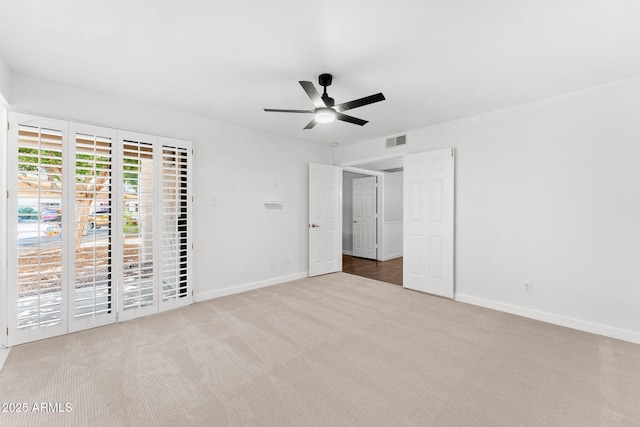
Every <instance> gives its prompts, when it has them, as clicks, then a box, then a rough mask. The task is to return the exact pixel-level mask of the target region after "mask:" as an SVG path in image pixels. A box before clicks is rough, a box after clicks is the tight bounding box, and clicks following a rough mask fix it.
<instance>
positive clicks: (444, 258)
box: [403, 148, 454, 298]
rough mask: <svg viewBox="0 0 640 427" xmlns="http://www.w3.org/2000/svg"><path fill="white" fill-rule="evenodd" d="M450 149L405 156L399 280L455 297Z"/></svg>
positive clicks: (412, 286) (416, 288) (425, 289)
mask: <svg viewBox="0 0 640 427" xmlns="http://www.w3.org/2000/svg"><path fill="white" fill-rule="evenodd" d="M453 180H454V158H453V149H452V148H446V149H441V150H434V151H427V152H423V153H416V154H408V155H406V156H405V158H404V236H403V251H404V267H403V274H404V277H403V286H404V287H405V288H409V289H414V290H417V291H422V292H428V293H430V294H435V295H440V296H443V297H447V298H453V291H454V282H453V254H454V252H453V244H454V240H453V230H454V228H453V226H454V223H453V220H454V210H453V209H454V206H453V202H454V185H453Z"/></svg>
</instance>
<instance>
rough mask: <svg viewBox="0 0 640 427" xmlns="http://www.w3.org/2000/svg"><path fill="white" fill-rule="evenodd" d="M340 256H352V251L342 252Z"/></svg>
mask: <svg viewBox="0 0 640 427" xmlns="http://www.w3.org/2000/svg"><path fill="white" fill-rule="evenodd" d="M342 255H349V256H353V251H345V250H343V251H342Z"/></svg>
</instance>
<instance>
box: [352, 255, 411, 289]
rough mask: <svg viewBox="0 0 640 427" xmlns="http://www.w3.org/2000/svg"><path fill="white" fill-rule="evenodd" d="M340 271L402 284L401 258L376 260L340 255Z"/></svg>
mask: <svg viewBox="0 0 640 427" xmlns="http://www.w3.org/2000/svg"><path fill="white" fill-rule="evenodd" d="M342 271H343V272H345V273H350V274H355V275H356V276H362V277H367V278H369V279H375V280H380V281H382V282H388V283H393V284H394V285H400V286H402V258H394V259H390V260H388V261H376V260H374V259H365V258H357V257H353V256H349V255H342Z"/></svg>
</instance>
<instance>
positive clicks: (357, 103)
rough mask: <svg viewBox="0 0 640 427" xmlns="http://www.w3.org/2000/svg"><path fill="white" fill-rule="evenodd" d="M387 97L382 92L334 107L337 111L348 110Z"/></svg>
mask: <svg viewBox="0 0 640 427" xmlns="http://www.w3.org/2000/svg"><path fill="white" fill-rule="evenodd" d="M384 100H385V97H384V95H383V94H382V93H376V94H375V95H370V96H365V97H364V98H360V99H355V100H353V101H349V102H343V103H342V104H338V105H336V106H335V107H333V108H334V109H335V110H336V111H347V110H351V109H352V108H358V107H362V106H363V105H368V104H373V103H374V102H380V101H384Z"/></svg>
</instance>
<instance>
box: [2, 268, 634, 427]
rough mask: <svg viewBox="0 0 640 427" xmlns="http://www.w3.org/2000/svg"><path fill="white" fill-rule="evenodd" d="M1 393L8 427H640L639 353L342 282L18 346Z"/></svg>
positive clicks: (214, 303) (294, 286) (305, 285)
mask: <svg viewBox="0 0 640 427" xmlns="http://www.w3.org/2000/svg"><path fill="white" fill-rule="evenodd" d="M0 397H1V400H2V402H3V405H4V404H6V403H14V404H22V403H24V404H26V406H25V407H24V408H26V409H27V410H26V412H23V413H16V412H15V408H16V407H15V405H14V406H13V409H14V411H13V412H11V411H9V412H0V425H2V426H22V425H24V426H38V425H42V426H56V425H65V426H66V425H78V426H181V425H194V426H196V425H201V426H278V427H282V426H367V427H369V426H509V427H513V426H618V425H619V426H638V425H640V346H639V345H636V344H631V343H627V342H623V341H618V340H614V339H609V338H605V337H602V336H598V335H592V334H588V333H584V332H579V331H575V330H572V329H567V328H562V327H559V326H554V325H550V324H546V323H542V322H537V321H534V320H529V319H525V318H521V317H517V316H513V315H510V314H506V313H501V312H496V311H492V310H488V309H484V308H480V307H475V306H471V305H467V304H462V303H458V302H454V301H450V300H446V299H442V298H437V297H433V296H429V295H426V294H421V293H418V292H413V291H409V290H405V289H403V288H401V287H399V286H396V285H391V284H386V283H382V282H377V281H375V280H371V279H367V278H363V277H357V276H352V275H349V274H346V273H336V274H330V275H326V276H320V277H315V278H309V279H303V280H298V281H293V282H289V283H285V284H282V285H277V286H271V287H268V288H263V289H259V290H255V291H251V292H246V293H242V294H237V295H232V296H228V297H224V298H219V299H215V300H210V301H205V302H201V303H198V304H194V305H191V306H189V307H184V308H181V309H177V310H174V311H170V312H166V313H162V314H158V315H155V316H151V317H146V318H141V319H137V320H131V321H128V322H123V323H119V324H115V325H110V326H105V327H101V328H96V329H92V330H88V331H83V332H79V333H74V334H70V335H66V336H62V337H57V338H53V339H48V340H43V341H38V342H34V343H30V344H24V345H20V346H16V347H14V348H12V350H11V352H10V354H9V356H8V358H7V361H6V363H5V366H4V368H3V369H2V371H1V372H0ZM43 404H44V405H43ZM36 407H37V409H38V410H37V411H36V410H35V409H34V408H36ZM6 408H7V409H10V408H9V407H8V406H7V407H6ZM43 408H44V409H45V410H43ZM2 409H5V407H3V408H2Z"/></svg>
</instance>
